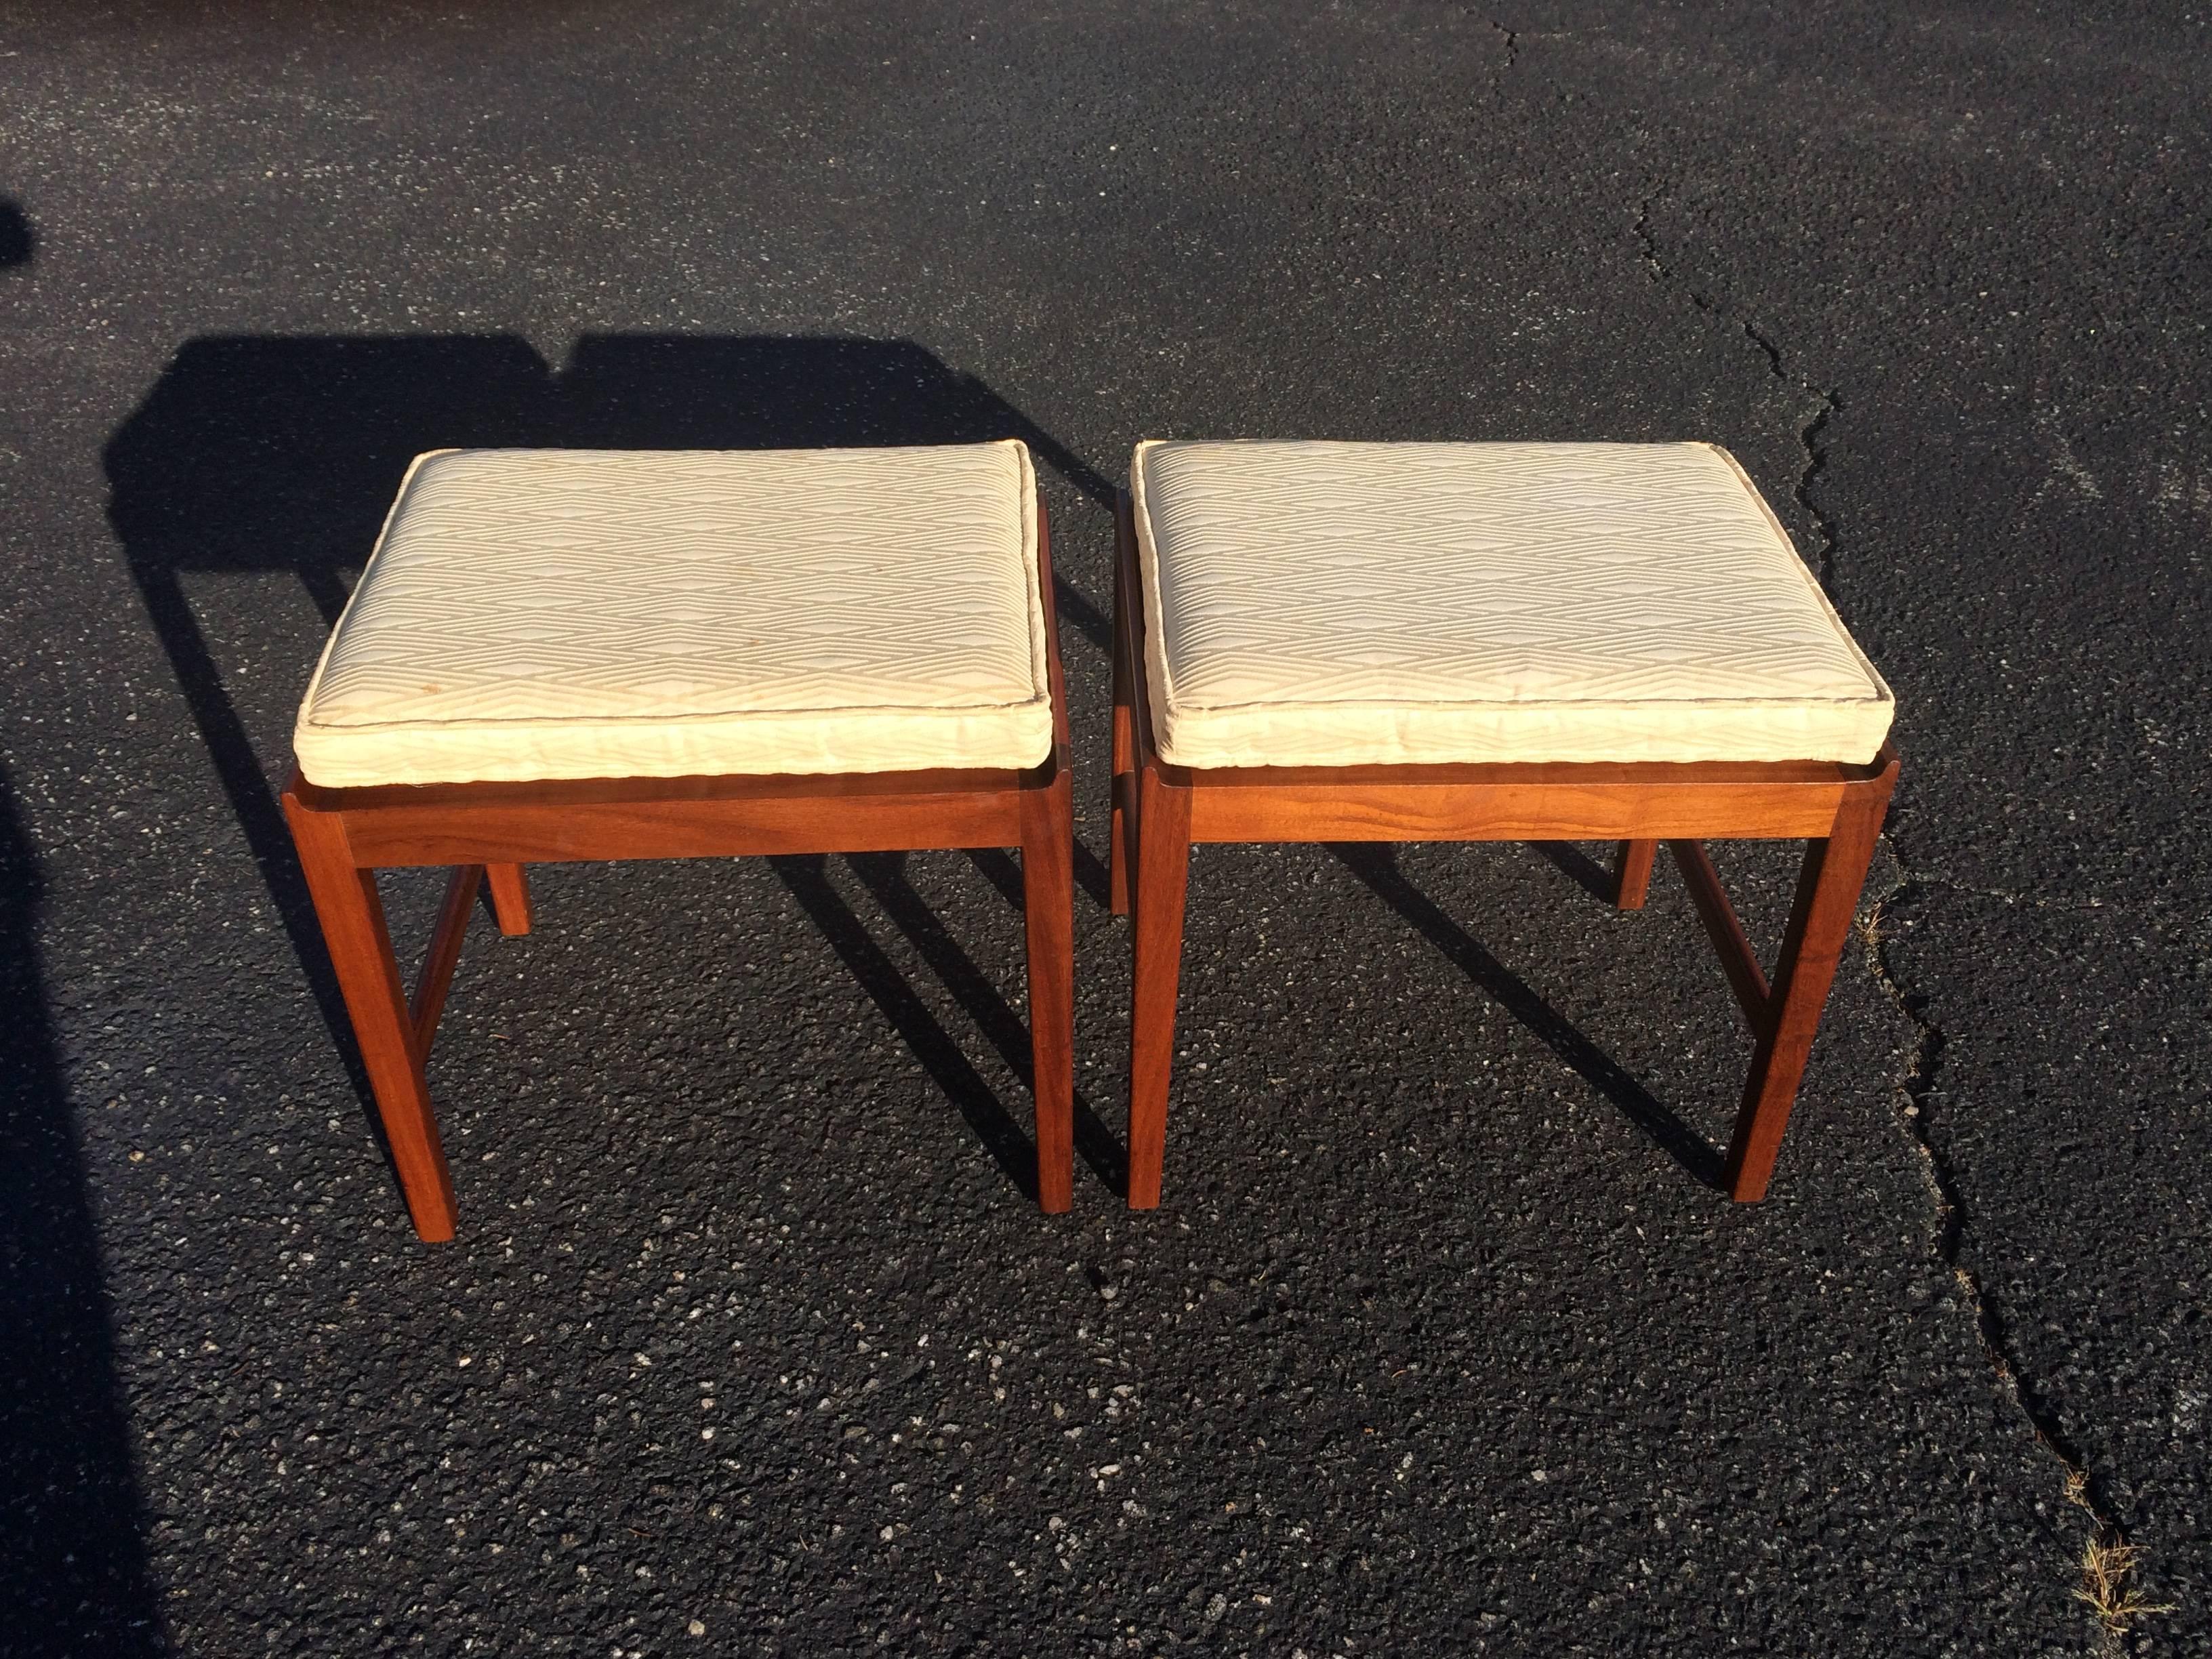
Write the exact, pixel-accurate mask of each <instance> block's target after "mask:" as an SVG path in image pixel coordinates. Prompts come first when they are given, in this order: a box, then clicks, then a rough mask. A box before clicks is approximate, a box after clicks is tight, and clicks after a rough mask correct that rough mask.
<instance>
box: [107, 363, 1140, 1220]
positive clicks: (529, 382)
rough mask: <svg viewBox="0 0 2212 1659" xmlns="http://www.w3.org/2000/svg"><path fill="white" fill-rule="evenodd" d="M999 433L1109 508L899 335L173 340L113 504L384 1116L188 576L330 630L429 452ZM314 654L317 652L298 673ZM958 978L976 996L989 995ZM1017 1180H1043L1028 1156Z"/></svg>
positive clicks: (1064, 460) (940, 1068)
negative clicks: (245, 579) (244, 585)
mask: <svg viewBox="0 0 2212 1659" xmlns="http://www.w3.org/2000/svg"><path fill="white" fill-rule="evenodd" d="M999 438H1019V439H1021V440H1022V441H1024V443H1026V444H1027V445H1028V446H1029V447H1030V451H1031V453H1034V454H1035V455H1036V459H1037V460H1038V462H1039V463H1040V465H1042V466H1043V467H1044V468H1047V469H1048V470H1050V471H1053V472H1054V473H1057V474H1058V475H1059V476H1060V477H1061V478H1062V479H1063V480H1065V481H1066V483H1068V484H1070V485H1072V486H1073V488H1074V489H1077V490H1078V491H1079V492H1081V493H1082V494H1083V495H1085V496H1086V497H1088V498H1089V499H1090V500H1091V501H1094V502H1097V503H1099V504H1106V503H1110V502H1111V501H1112V500H1113V495H1114V491H1113V487H1112V486H1111V485H1110V484H1109V483H1107V482H1106V480H1105V479H1104V478H1103V477H1101V476H1100V475H1099V474H1098V473H1097V471H1094V470H1093V469H1092V468H1091V467H1090V466H1089V465H1086V464H1085V462H1084V461H1082V460H1081V459H1079V457H1077V456H1076V455H1074V454H1073V453H1072V452H1070V451H1069V450H1068V449H1067V448H1066V446H1064V445H1062V444H1061V443H1060V442H1059V441H1057V440H1056V439H1054V437H1053V436H1052V435H1050V434H1048V433H1047V432H1045V431H1043V430H1042V429H1041V428H1038V427H1037V425H1036V423H1035V422H1032V421H1030V419H1029V418H1028V417H1027V416H1024V415H1023V414H1022V412H1021V411H1020V410H1018V409H1016V408H1014V407H1013V406H1012V404H1008V403H1006V401H1005V400H1004V399H1002V398H1000V397H999V396H997V395H996V394H995V393H994V392H992V391H991V390H990V389H989V388H988V387H987V386H985V385H983V383H982V382H981V381H980V380H976V379H975V378H974V377H973V376H972V375H967V374H960V373H958V372H957V371H955V370H953V369H951V368H948V367H947V366H946V365H945V363H944V362H941V361H939V359H938V358H937V357H936V356H933V355H932V354H931V353H930V352H928V351H927V350H924V349H922V348H921V347H920V346H917V345H915V344H913V343H909V342H906V341H896V340H873V339H861V338H847V337H774V336H760V337H711V336H661V335H591V336H586V337H583V338H582V339H580V340H579V341H578V342H577V343H576V345H575V348H574V350H573V351H572V353H571V354H570V356H569V357H568V362H567V363H566V364H565V365H563V366H562V367H561V368H557V369H556V368H553V367H552V366H550V365H549V364H548V363H547V362H545V361H544V359H543V358H542V357H540V356H538V352H537V350H536V349H534V348H533V347H532V345H531V344H530V343H528V342H527V341H526V340H523V339H520V338H519V337H513V336H501V335H452V336H405V337H291V338H287V337H234V338H210V339H201V340H193V341H191V342H188V343H186V344H185V346H184V347H183V348H182V349H179V351H178V353H177V355H176V356H175V357H174V358H173V360H172V361H171V362H170V364H169V366H168V368H167V370H166V371H165V372H164V373H163V374H162V376H161V380H159V381H157V382H156V383H155V386H154V389H153V391H152V392H150V393H149V395H148V397H147V398H146V400H145V401H144V402H143V404H140V406H139V407H138V409H137V410H136V411H135V412H134V413H133V414H132V415H131V417H130V419H129V420H127V421H126V422H124V424H123V425H122V427H121V428H118V430H117V432H116V434H115V435H114V437H113V438H112V440H111V441H110V442H109V444H108V446H107V450H106V464H107V477H108V484H109V492H110V493H109V506H108V513H109V518H110V520H111V521H112V523H113V525H114V527H115V530H116V532H117V534H118V536H119V538H121V540H122V543H123V546H124V550H125V555H126V556H127V558H128V560H129V562H130V568H131V575H132V577H133V578H134V579H135V580H136V581H137V586H138V590H139V592H140V594H141V596H142V598H143V600H144V602H145V605H146V609H147V612H148V614H149V617H151V619H152V621H153V624H154V628H155V632H156V634H157V635H159V637H160V639H161V644H162V647H163V648H164V650H165V651H166V652H167V655H168V658H169V661H170V664H171V665H172V667H173V670H174V671H175V673H176V676H177V681H178V684H179V688H180V689H181V690H182V691H183V693H184V696H185V702H186V703H187V704H188V705H189V706H190V708H191V714H192V718H193V720H194V721H195V722H196V724H197V727H198V730H199V734H200V738H201V740H202V742H203V743H204V744H205V745H206V748H207V751H208V756H209V759H210V763H212V765H213V766H214V768H215V770H216V775H218V777H219V778H220V779H221V781H222V787H223V788H224V791H225V792H226V793H227V794H228V798H229V801H230V805H231V809H232V811H234V813H235V814H236V816H237V818H238V822H239V824H240V829H241V830H242V831H243V833H244V835H245V838H246V844H247V846H248V848H249V849H250V850H251V852H252V855H253V858H254V860H255V861H256V863H257V864H258V866H259V869H260V872H261V876H262V879H263V880H264V883H265V884H267V887H268V890H269V893H270V896H271V898H272V899H273V900H274V902H275V903H276V909H277V911H278V914H279V915H280V916H281V917H282V919H283V926H284V927H285V930H286V932H287V933H288V934H289V938H290V940H291V945H292V949H293V951H294V953H295V955H296V956H297V957H298V958H299V962H300V965H301V971H302V972H303V974H304V975H306V978H307V983H308V984H309V986H310V987H311V988H312V990H313V995H314V997H315V1000H316V1002H317V1005H318V1006H319V1011H320V1012H321V1015H322V1018H323V1021H324V1024H325V1025H326V1026H327V1027H328V1028H329V1030H330V1032H331V1038H332V1041H333V1042H334V1044H335V1046H336V1047H337V1050H338V1052H339V1053H340V1054H342V1055H343V1056H344V1057H345V1062H346V1064H347V1065H348V1066H349V1067H351V1068H352V1071H353V1075H354V1087H355V1091H356V1096H357V1097H358V1098H359V1100H360V1102H361V1103H362V1110H363V1113H364V1115H365V1116H366V1117H367V1118H368V1121H369V1122H370V1124H371V1126H372V1127H374V1125H375V1122H376V1118H375V1113H374V1109H373V1106H372V1104H371V1097H370V1095H369V1091H368V1086H367V1079H366V1077H365V1076H364V1074H363V1073H362V1072H361V1070H360V1066H359V1061H358V1059H357V1058H356V1050H355V1048H354V1044H353V1041H352V1036H351V1032H350V1028H349V1024H348V1023H347V1020H346V1017H345V1012H344V1006H343V1002H342V1000H340V996H339V994H338V989H337V980H336V978H335V977H334V976H333V975H332V974H331V969H330V965H329V961H328V958H327V957H326V956H325V952H324V950H323V945H322V941H321V937H320V933H319V930H318V927H317V926H316V922H315V918H314V912H313V906H312V904H311V903H310V902H309V900H308V897H307V887H306V884H305V882H304V880H303V879H302V878H301V874H300V872H299V868H298V866H297V863H296V862H295V859H294V856H293V851H292V845H291V837H290V836H289V833H288V831H287V829H286V828H285V825H284V821H283V811H282V809H281V807H280V805H279V804H278V791H279V788H280V787H281V785H282V782H283V780H282V779H281V778H271V777H270V776H268V775H265V774H264V772H263V770H262V768H261V764H260V762H259V761H258V758H257V757H255V755H254V752H253V747H252V741H251V739H250V737H249V734H248V731H247V726H246V721H245V720H244V718H243V717H242V715H241V713H240V708H239V707H238V705H237V703H236V702H235V701H234V698H233V697H232V696H231V694H230V692H229V690H228V689H227V688H226V686H225V684H224V682H223V676H222V668H221V665H220V664H219V663H218V661H217V659H216V653H214V651H213V650H212V649H211V647H210V643H209V641H208V639H207V637H206V635H205V634H204V631H203V629H202V628H201V626H200V624H199V622H198V620H197V617H196V616H195V614H194V612H193V610H192V607H191V602H190V599H189V598H188V596H187V594H186V592H185V578H186V577H188V576H189V575H191V574H195V573H200V572H271V571H275V572H283V573H285V574H290V575H293V576H295V577H296V578H298V580H300V582H301V585H302V586H304V587H305V588H306V590H307V592H308V594H309V595H310V596H311V597H312V599H313V602H314V603H315V605H317V606H318V608H319V610H320V611H321V612H322V615H323V618H324V620H325V623H335V622H336V621H337V617H338V613H339V612H340V611H342V610H343V608H344V605H345V602H346V598H347V595H348V593H349V589H350V581H351V579H352V576H353V574H354V573H355V572H356V571H357V570H358V568H359V567H360V566H361V564H362V562H363V561H364V560H365V559H366V558H367V557H368V552H369V550H370V548H371V546H372V545H373V544H374V541H375V539H376V534H377V530H378V527H379V526H380V524H381V523H382V521H383V518H384V514H385V512H386V508H387V507H389V506H390V505H391V502H392V496H393V495H394V494H395V492H396V491H397V489H398V484H399V480H400V477H401V476H402V475H403V474H404V472H405V471H406V468H407V465H408V463H409V462H410V460H411V459H413V458H414V457H415V456H416V455H417V454H419V453H422V452H423V451H424V450H430V449H442V448H448V447H511V446H532V445H536V446H545V447H564V448H565V447H576V448H608V449H681V448H700V449H753V448H813V447H847V446H858V445H872V444H881V445H901V444H939V443H967V442H979V441H987V440H992V439H999ZM1056 597H1057V599H1058V603H1059V610H1060V617H1061V618H1062V619H1063V621H1064V623H1066V625H1068V626H1070V627H1072V628H1073V629H1076V630H1078V631H1079V632H1080V633H1082V634H1083V635H1086V636H1087V637H1088V638H1089V639H1091V641H1092V642H1093V643H1095V644H1097V646H1098V647H1100V648H1101V649H1102V650H1103V649H1104V648H1105V647H1106V646H1107V644H1108V624H1107V622H1106V619H1105V617H1103V615H1102V614H1101V613H1100V611H1098V609H1097V606H1095V605H1092V604H1091V602H1090V601H1089V599H1086V598H1085V596H1084V595H1083V594H1081V593H1079V592H1077V591H1076V590H1074V589H1073V588H1072V587H1070V586H1068V584H1067V583H1066V580H1060V581H1059V582H1058V583H1057V584H1056ZM308 666H309V665H308V664H307V662H304V661H303V662H302V663H301V675H302V679H303V683H304V676H305V674H306V671H307V668H308ZM777 867H778V869H779V871H780V872H781V874H782V876H783V878H784V880H785V882H786V884H787V885H788V886H790V887H791V889H792V890H793V893H794V894H795V895H796V896H798V897H799V900H800V902H801V903H802V904H804V905H805V908H807V910H808V913H809V914H810V915H811V916H812V918H813V919H814V921H816V923H817V925H818V926H820V927H822V928H823V931H824V933H827V934H828V935H829V939H830V940H831V942H832V943H833V945H836V947H837V949H838V951H839V952H840V954H841V956H842V957H843V959H844V960H845V962H846V963H847V965H848V968H850V969H852V971H853V973H854V977H855V978H856V979H858V980H859V981H860V984H861V985H862V987H864V988H866V990H867V992H868V994H870V995H871V996H872V997H873V998H874V1000H875V1001H876V1003H877V1006H878V1007H879V1008H880V1009H881V1010H882V1011H883V1013H884V1018H886V1019H888V1020H889V1021H890V1023H891V1024H892V1025H893V1026H894V1027H896V1029H897V1030H899V1031H900V1032H901V1034H902V1036H905V1038H906V1040H907V1041H908V1042H909V1043H910V1044H911V1045H912V1046H913V1047H914V1048H915V1054H917V1056H918V1057H919V1058H921V1060H922V1061H923V1063H924V1065H925V1066H927V1067H928V1069H929V1071H930V1073H931V1074H932V1075H933V1077H935V1078H936V1079H937V1080H938V1081H939V1085H941V1086H942V1087H944V1088H945V1091H946V1093H947V1094H948V1095H949V1096H951V1098H952V1100H953V1103H955V1104H956V1105H957V1107H958V1108H959V1109H960V1110H961V1111H962V1113H963V1115H965V1116H966V1117H967V1119H968V1121H969V1123H970V1124H971V1125H973V1126H974V1127H975V1131H976V1133H977V1134H978V1135H979V1137H980V1138H981V1139H982V1140H983V1142H984V1144H985V1146H987V1147H989V1148H990V1149H991V1150H992V1151H993V1152H994V1154H996V1155H997V1156H998V1157H999V1158H1000V1162H1001V1164H1005V1165H1006V1166H1007V1167H1008V1169H1009V1170H1010V1171H1011V1170H1012V1169H1013V1168H1014V1167H1015V1166H1016V1165H1018V1164H1027V1163H1028V1162H1029V1160H1028V1158H1027V1154H1026V1152H1022V1153H1021V1154H1020V1155H1019V1156H1017V1155H1016V1149H1018V1148H1026V1146H1027V1141H1026V1138H1025V1137H1024V1135H1023V1133H1022V1132H1021V1131H1020V1130H1019V1129H1018V1128H1017V1127H1015V1126H1014V1122H1013V1120H1012V1117H1011V1116H1010V1115H1009V1114H1008V1112H1007V1110H1006V1107H1005V1106H1004V1104H1003V1103H1000V1101H998V1100H997V1098H996V1097H994V1095H993V1094H992V1092H991V1091H990V1089H989V1088H988V1086H987V1085H986V1084H985V1083H984V1081H983V1079H981V1076H980V1075H978V1074H977V1073H975V1068H974V1067H973V1066H969V1064H968V1063H967V1061H966V1060H965V1059H964V1058H963V1057H962V1056H961V1055H960V1054H959V1049H958V1045H957V1043H954V1042H952V1041H951V1038H949V1037H948V1036H945V1033H944V1032H943V1031H942V1030H941V1029H939V1028H938V1027H937V1025H936V1023H935V1021H934V1020H933V1019H932V1018H930V1017H929V1016H928V1014H927V1010H926V1007H925V1006H924V1005H923V1003H922V1002H921V1000H920V999H918V998H917V997H916V996H915V993H914V991H913V989H912V987H909V986H908V985H907V984H906V983H905V981H904V980H903V979H902V977H901V976H900V975H899V974H898V972H897V970H896V969H895V968H894V967H892V966H891V964H890V962H889V960H888V958H886V957H884V956H883V954H882V952H881V951H880V950H879V949H878V948H877V947H876V946H875V945H874V944H873V942H872V941H868V940H866V934H865V930H864V929H862V928H861V927H860V923H859V921H857V919H856V918H854V917H853V916H852V915H851V913H850V912H849V910H847V909H846V908H844V906H843V904H842V901H840V900H838V899H837V898H836V894H835V892H834V891H833V890H831V889H830V888H829V885H828V884H827V883H826V882H825V881H823V879H822V878H821V875H820V870H819V865H818V861H817V862H816V863H815V864H814V865H812V866H809V864H808V862H807V861H806V860H779V861H778V866H777ZM915 904H916V905H917V906H918V905H919V904H920V901H919V900H918V899H916V900H915ZM925 908H926V907H925ZM913 921H914V919H913V918H912V917H911V916H910V915H907V916H904V917H903V919H902V926H906V927H908V931H910V932H912V931H915V927H914V926H913V925H912V924H913ZM930 927H931V928H933V930H934V932H933V933H932V932H931V931H930V928H924V929H923V930H922V932H923V933H926V934H927V935H928V936H929V937H933V938H934V937H939V936H943V937H949V935H945V933H944V929H943V927H942V924H941V923H938V922H937V921H936V919H935V918H934V917H933V916H932V917H931V918H930ZM963 960H964V957H963ZM955 990H956V993H960V994H962V1000H963V1006H968V1007H969V1010H970V1012H976V1009H977V1007H978V1003H977V1000H976V999H975V997H974V995H973V994H972V991H973V987H967V988H966V992H965V993H963V992H962V987H955ZM991 996H992V998H993V999H994V1000H996V1012H991V1011H990V1010H989V1009H988V1008H986V1009H985V1010H984V1012H981V1013H978V1015H977V1018H979V1020H981V1023H982V1024H983V1025H984V1029H985V1032H986V1035H987V1036H991V1037H992V1038H993V1040H994V1041H998V1040H999V1037H1000V1035H1001V1034H1000V1030H999V1027H1000V1025H1001V1024H1004V1023H1006V1022H1010V1021H1012V1012H1011V1010H1009V1009H1008V1008H1007V1007H1006V1004H1005V1002H1004V1001H1003V1000H997V993H996V991H995V990H993V991H992V993H991ZM1001 1046H1002V1047H1003V1046H1004V1045H1003V1043H1002V1044H1001ZM1024 1048H1025V1045H1024ZM956 1062H957V1063H956ZM1092 1124H1093V1126H1094V1127H1095V1125H1096V1119H1095V1117H1094V1118H1093V1119H1092ZM1009 1136H1012V1143H1011V1144H1010V1143H1009V1141H1008V1139H1007V1138H1008V1137H1009ZM379 1139H381V1136H380V1135H379ZM1091 1139H1092V1140H1093V1141H1094V1143H1095V1141H1096V1139H1097V1137H1096V1135H1095V1134H1094V1135H1093V1136H1092V1137H1091ZM1095 1161H1096V1159H1094V1162H1095ZM1021 1179H1022V1180H1023V1181H1024V1182H1025V1183H1028V1184H1030V1185H1033V1184H1034V1180H1035V1176H1034V1170H1033V1169H1032V1170H1030V1172H1029V1173H1028V1174H1026V1175H1024V1176H1022V1177H1021Z"/></svg>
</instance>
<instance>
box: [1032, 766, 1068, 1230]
mask: <svg viewBox="0 0 2212 1659" xmlns="http://www.w3.org/2000/svg"><path fill="white" fill-rule="evenodd" d="M1022 915H1023V918H1024V925H1025V927H1026V929H1027V932H1028V934H1029V956H1030V1076H1031V1079H1032V1085H1033V1087H1034V1089H1035V1091H1036V1156H1037V1205H1038V1207H1039V1208H1041V1209H1042V1210H1044V1211H1046V1212H1048V1213H1050V1214H1055V1215H1056V1214H1058V1213H1059V1212H1061V1211H1063V1210H1065V1209H1066V1208H1067V1207H1068V1206H1069V1205H1070V1204H1071V1203H1073V1201H1074V1196H1075V1192H1074V1187H1075V796H1074V787H1073V781H1072V777H1071V774H1070V773H1069V772H1068V770H1067V769H1066V767H1062V768H1061V769H1060V772H1059V775H1057V776H1055V777H1054V779H1053V781H1052V783H1051V784H1050V786H1049V787H1046V788H1043V789H1031V790H1029V791H1027V792H1025V793H1024V794H1023V796H1022Z"/></svg>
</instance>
